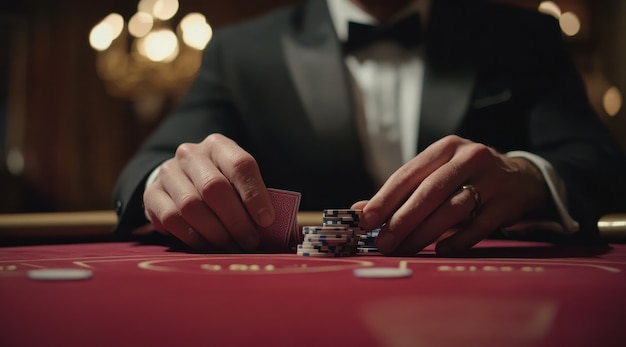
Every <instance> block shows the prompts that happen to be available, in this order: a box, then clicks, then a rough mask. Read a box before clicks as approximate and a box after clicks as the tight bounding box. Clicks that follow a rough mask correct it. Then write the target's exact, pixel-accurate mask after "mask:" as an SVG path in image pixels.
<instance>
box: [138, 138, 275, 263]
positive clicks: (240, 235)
mask: <svg viewBox="0 0 626 347" xmlns="http://www.w3.org/2000/svg"><path fill="white" fill-rule="evenodd" d="M143 201H144V207H145V213H146V217H147V218H148V220H150V222H151V223H152V225H153V226H154V227H155V228H156V229H157V230H158V231H160V232H162V233H168V234H172V235H174V236H175V237H177V238H178V239H180V240H181V241H182V242H184V243H185V244H187V245H189V246H190V247H192V248H194V249H199V250H208V249H212V250H236V249H243V250H246V251H252V250H254V249H256V248H257V247H258V245H259V235H258V233H257V231H256V230H257V229H256V227H257V225H258V226H262V227H266V226H269V225H271V224H272V223H273V221H274V217H275V213H274V207H273V206H272V202H271V200H270V198H269V195H268V192H267V188H266V187H265V184H264V183H263V178H262V177H261V173H260V171H259V167H258V165H257V163H256V161H255V159H254V158H253V157H252V156H251V155H250V154H249V153H248V152H246V151H244V150H243V149H242V148H241V147H239V146H238V145H237V144H236V143H235V142H234V141H232V140H230V139H229V138H227V137H225V136H223V135H221V134H211V135H209V136H207V137H206V138H205V139H204V140H203V141H202V142H200V143H197V144H196V143H184V144H181V145H180V146H179V147H178V149H177V150H176V155H175V156H174V158H172V159H170V160H168V161H166V162H164V163H163V165H162V166H161V168H160V171H159V174H158V176H157V178H156V180H155V181H154V182H153V183H152V184H150V185H148V187H147V188H146V190H145V192H144V195H143Z"/></svg>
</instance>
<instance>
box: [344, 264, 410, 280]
mask: <svg viewBox="0 0 626 347" xmlns="http://www.w3.org/2000/svg"><path fill="white" fill-rule="evenodd" d="M412 274H413V271H412V270H411V269H408V268H404V269H403V268H397V267H371V268H362V269H355V270H354V276H356V277H362V278H401V277H410V276H411V275H412Z"/></svg>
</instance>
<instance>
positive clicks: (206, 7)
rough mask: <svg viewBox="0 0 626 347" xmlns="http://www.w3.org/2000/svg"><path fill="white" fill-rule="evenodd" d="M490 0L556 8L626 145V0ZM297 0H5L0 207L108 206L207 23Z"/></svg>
mask: <svg viewBox="0 0 626 347" xmlns="http://www.w3.org/2000/svg"><path fill="white" fill-rule="evenodd" d="M493 1H496V0H493ZM497 1H498V2H505V3H509V4H511V5H514V6H520V7H526V8H530V9H532V10H536V11H542V12H545V13H549V14H551V15H553V16H555V17H556V18H558V19H559V23H560V24H561V28H562V31H563V36H564V38H565V40H566V41H567V43H568V45H569V47H570V48H571V52H572V55H573V58H574V60H575V62H576V64H577V66H578V68H579V70H580V72H581V74H582V75H583V77H584V79H585V83H586V85H587V89H588V94H589V98H590V100H591V102H592V104H593V106H594V108H595V109H596V112H597V114H598V117H600V118H601V119H602V121H603V122H604V123H605V124H606V125H607V126H608V127H609V128H610V129H611V130H612V131H613V133H614V135H615V136H616V138H618V140H619V141H620V143H621V144H622V146H623V148H624V149H625V150H626V109H625V107H624V105H623V99H624V93H626V1H624V0H556V1H537V0H497ZM295 2H296V1H295V0H263V1H250V0H229V1H217V0H141V1H137V0H108V1H78V0H57V1H48V0H0V158H2V160H1V161H0V182H1V183H0V187H1V189H0V192H1V194H0V213H14V212H54V211H86V210H102V209H106V210H108V209H112V205H111V202H110V196H111V190H112V188H113V184H114V183H115V180H116V178H117V176H118V174H119V173H120V171H121V170H122V168H123V166H124V164H125V163H126V161H127V160H128V159H129V158H130V157H131V156H132V155H133V153H134V152H135V151H136V150H137V149H138V147H139V146H140V145H141V143H142V142H143V140H144V139H145V138H146V136H148V135H149V134H150V132H151V131H152V130H153V129H154V127H155V126H156V125H157V124H158V123H159V122H160V120H161V119H163V117H164V116H165V115H166V114H167V113H168V112H169V111H170V110H171V108H172V107H173V105H175V104H176V102H177V100H178V98H179V97H180V96H181V94H183V93H184V92H185V90H186V89H187V87H188V85H189V83H190V82H191V80H192V79H193V77H194V75H195V72H196V69H197V67H198V65H199V60H200V54H201V50H202V48H203V47H204V46H205V45H206V43H207V42H208V41H209V40H210V38H211V35H212V32H213V31H214V30H217V29H219V28H220V27H222V26H225V25H230V24H234V23H237V22H240V21H243V20H246V19H249V18H252V17H256V16H258V15H261V14H263V13H265V12H267V11H269V10H272V9H275V8H278V7H281V6H285V5H288V4H290V3H295Z"/></svg>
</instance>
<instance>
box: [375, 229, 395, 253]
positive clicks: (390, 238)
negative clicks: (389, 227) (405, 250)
mask: <svg viewBox="0 0 626 347" xmlns="http://www.w3.org/2000/svg"><path fill="white" fill-rule="evenodd" d="M395 243H396V237H395V235H394V234H389V233H387V234H382V235H380V236H378V237H377V238H376V247H378V248H379V249H381V250H382V251H383V253H388V252H391V251H393V249H394V248H395Z"/></svg>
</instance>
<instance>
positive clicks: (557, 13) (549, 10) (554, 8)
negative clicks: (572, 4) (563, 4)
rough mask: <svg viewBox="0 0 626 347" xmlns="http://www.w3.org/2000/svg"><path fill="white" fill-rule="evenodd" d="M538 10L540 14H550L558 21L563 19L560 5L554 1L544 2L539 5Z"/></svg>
mask: <svg viewBox="0 0 626 347" xmlns="http://www.w3.org/2000/svg"><path fill="white" fill-rule="evenodd" d="M538 10H539V12H542V13H545V14H549V15H551V16H553V17H554V18H556V19H559V18H560V17H561V9H560V8H559V5H557V4H555V3H554V2H552V1H542V2H541V3H540V4H539V8H538Z"/></svg>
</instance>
